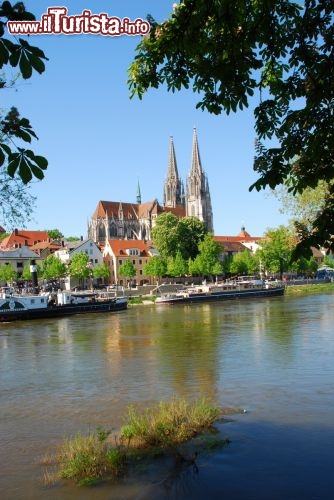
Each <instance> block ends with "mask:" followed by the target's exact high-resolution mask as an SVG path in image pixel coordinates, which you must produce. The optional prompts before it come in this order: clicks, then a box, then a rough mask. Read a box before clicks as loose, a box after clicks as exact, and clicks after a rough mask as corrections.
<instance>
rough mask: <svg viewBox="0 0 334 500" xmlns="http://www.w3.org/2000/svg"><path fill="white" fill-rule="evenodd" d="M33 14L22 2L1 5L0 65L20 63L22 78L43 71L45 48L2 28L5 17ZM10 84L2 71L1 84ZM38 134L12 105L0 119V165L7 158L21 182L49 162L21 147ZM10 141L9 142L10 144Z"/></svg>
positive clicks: (41, 173) (22, 17)
mask: <svg viewBox="0 0 334 500" xmlns="http://www.w3.org/2000/svg"><path fill="white" fill-rule="evenodd" d="M33 20H35V16H34V15H33V14H32V13H31V12H27V11H26V10H25V7H24V4H23V2H17V3H15V4H14V5H12V4H11V3H10V2H8V1H5V2H2V4H1V6H0V68H6V67H7V66H11V67H13V68H16V67H17V66H18V67H19V70H20V73H21V76H22V77H23V79H25V80H28V79H29V78H31V76H32V73H33V71H37V73H39V74H41V73H43V72H44V71H45V64H44V61H45V60H47V57H46V56H45V54H44V52H43V51H42V50H41V49H39V48H38V47H33V46H31V45H29V43H28V42H27V41H26V40H24V39H23V38H18V39H15V42H16V43H14V42H13V41H12V40H11V39H9V38H6V37H5V36H4V35H5V29H6V27H7V22H8V21H33ZM8 85H10V77H9V78H7V77H6V75H4V77H3V78H1V79H0V86H1V88H6V87H7V86H8ZM33 138H34V139H37V135H36V133H35V132H34V130H33V129H32V127H31V125H30V122H29V120H28V119H27V118H21V117H20V114H19V112H18V110H17V109H16V108H15V107H14V106H13V107H12V108H11V109H10V110H9V111H8V113H7V114H6V116H5V117H3V118H1V121H0V167H1V166H2V165H4V164H5V162H7V172H8V175H9V176H10V177H12V178H14V176H15V174H17V175H18V176H19V177H20V178H21V180H22V182H23V183H24V184H27V183H28V182H30V181H31V179H32V178H33V177H35V178H37V179H39V180H41V179H43V177H44V170H45V169H46V168H47V165H48V162H47V160H46V159H45V158H44V157H42V156H38V155H35V153H34V152H33V151H32V150H31V149H25V148H22V147H20V146H21V142H25V143H29V144H30V143H31V140H32V139H33ZM9 144H10V146H9Z"/></svg>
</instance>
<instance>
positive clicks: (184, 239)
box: [152, 212, 207, 260]
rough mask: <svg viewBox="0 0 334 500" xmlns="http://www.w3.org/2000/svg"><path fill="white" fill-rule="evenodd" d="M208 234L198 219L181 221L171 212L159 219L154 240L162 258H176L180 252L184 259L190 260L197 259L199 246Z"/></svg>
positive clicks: (189, 218) (183, 219) (153, 235)
mask: <svg viewBox="0 0 334 500" xmlns="http://www.w3.org/2000/svg"><path fill="white" fill-rule="evenodd" d="M206 233H207V231H206V228H205V225H204V223H203V222H201V221H200V220H198V219H197V218H196V217H183V218H181V219H179V218H178V217H177V216H176V215H174V214H172V213H171V212H165V213H164V214H162V215H160V216H159V217H158V218H157V220H156V224H155V226H154V228H153V230H152V238H153V243H154V245H155V247H156V248H157V250H158V251H159V253H160V255H161V256H162V257H164V258H168V257H176V254H177V252H180V254H181V256H182V258H183V259H185V260H188V259H189V258H195V257H196V255H197V254H198V244H199V243H200V241H202V240H203V238H204V236H205V234H206Z"/></svg>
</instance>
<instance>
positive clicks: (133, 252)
mask: <svg viewBox="0 0 334 500" xmlns="http://www.w3.org/2000/svg"><path fill="white" fill-rule="evenodd" d="M127 254H128V255H140V252H139V250H138V248H129V249H128V250H127Z"/></svg>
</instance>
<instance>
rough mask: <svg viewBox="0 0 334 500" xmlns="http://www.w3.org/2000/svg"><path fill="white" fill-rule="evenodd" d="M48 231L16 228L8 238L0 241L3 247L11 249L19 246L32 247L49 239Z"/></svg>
mask: <svg viewBox="0 0 334 500" xmlns="http://www.w3.org/2000/svg"><path fill="white" fill-rule="evenodd" d="M48 239H49V235H48V233H47V231H27V230H24V229H15V231H13V232H12V233H11V234H10V235H9V236H7V238H5V239H4V240H2V242H1V243H0V248H1V249H10V248H15V247H18V246H20V245H21V246H22V247H23V246H28V247H31V246H33V245H35V244H36V243H38V242H40V241H48Z"/></svg>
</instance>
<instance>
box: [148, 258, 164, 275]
mask: <svg viewBox="0 0 334 500" xmlns="http://www.w3.org/2000/svg"><path fill="white" fill-rule="evenodd" d="M166 273H167V264H166V260H165V259H164V258H162V257H160V256H159V255H153V257H150V259H149V260H148V261H147V262H146V264H145V266H144V274H145V275H146V276H152V277H153V278H162V277H163V276H165V275H166Z"/></svg>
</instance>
